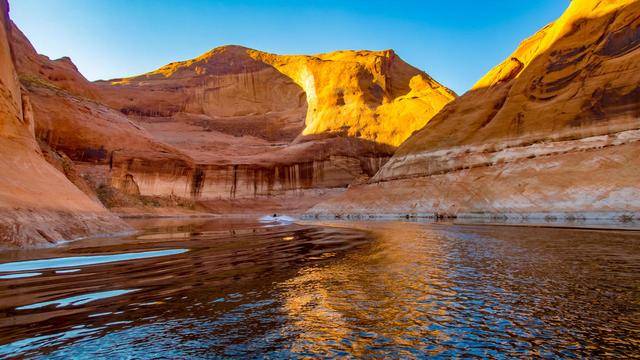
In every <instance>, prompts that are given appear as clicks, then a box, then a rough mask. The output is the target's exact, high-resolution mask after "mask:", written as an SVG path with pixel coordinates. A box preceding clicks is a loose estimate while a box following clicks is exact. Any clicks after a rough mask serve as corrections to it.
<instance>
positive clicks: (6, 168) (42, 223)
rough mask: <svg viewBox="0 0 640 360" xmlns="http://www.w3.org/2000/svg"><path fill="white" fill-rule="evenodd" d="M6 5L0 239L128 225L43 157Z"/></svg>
mask: <svg viewBox="0 0 640 360" xmlns="http://www.w3.org/2000/svg"><path fill="white" fill-rule="evenodd" d="M8 10H9V9H8V4H7V2H6V0H0V21H1V24H0V244H2V245H6V244H15V245H26V244H31V245H34V244H41V243H49V242H56V241H58V240H63V239H71V238H74V237H79V236H87V235H91V234H95V233H99V232H113V231H118V230H123V229H126V228H127V227H126V225H125V224H124V223H122V222H121V220H119V219H118V218H117V217H115V216H113V215H111V214H109V213H108V211H107V210H106V209H105V208H104V207H103V206H102V205H101V204H100V203H99V202H96V201H94V200H92V199H91V198H89V197H88V196H87V195H85V194H84V193H83V192H82V191H81V190H79V189H78V188H76V187H75V186H74V185H73V184H72V183H71V182H70V181H69V180H68V179H67V178H66V177H65V175H63V174H62V173H61V172H59V171H57V170H56V169H55V168H54V167H53V166H51V165H50V164H49V163H47V162H46V161H45V159H44V158H43V156H42V153H41V152H40V149H39V147H38V144H37V142H36V139H35V136H34V123H35V118H34V112H33V110H32V107H31V102H30V99H29V96H28V94H27V92H26V91H23V90H22V89H21V85H20V82H19V79H18V75H17V73H16V71H15V67H14V59H15V53H12V47H11V43H10V38H11V32H12V28H11V24H10V20H9V18H8Z"/></svg>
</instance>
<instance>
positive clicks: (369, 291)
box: [282, 223, 455, 357]
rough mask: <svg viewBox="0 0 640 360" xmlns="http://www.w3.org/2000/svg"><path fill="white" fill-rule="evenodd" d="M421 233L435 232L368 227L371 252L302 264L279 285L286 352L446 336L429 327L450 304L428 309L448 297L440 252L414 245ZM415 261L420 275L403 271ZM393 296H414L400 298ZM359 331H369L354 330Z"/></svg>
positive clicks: (354, 348) (356, 351) (362, 348)
mask: <svg viewBox="0 0 640 360" xmlns="http://www.w3.org/2000/svg"><path fill="white" fill-rule="evenodd" d="M350 226H353V224H350ZM362 226H368V225H367V224H362ZM429 236H438V234H436V233H432V232H429V230H428V229H425V227H424V226H421V225H418V224H406V223H384V224H376V225H375V241H374V243H373V245H372V248H371V249H369V250H367V251H365V252H364V253H358V254H351V255H349V256H346V257H344V258H342V259H340V260H338V261H336V262H333V263H330V264H328V265H327V266H309V267H305V268H303V269H301V270H300V271H299V273H298V275H297V276H296V277H294V278H292V279H290V280H289V281H287V282H286V283H284V284H282V285H283V292H282V293H283V298H284V299H283V304H284V305H283V307H284V311H285V313H286V314H287V315H288V317H289V321H290V325H291V326H292V327H293V328H294V330H293V331H294V332H296V333H297V334H298V337H297V339H296V341H295V342H294V343H293V346H292V351H294V352H295V353H299V354H304V353H314V354H322V353H323V352H324V351H325V350H326V349H329V348H335V347H336V346H337V347H339V348H341V349H342V350H343V351H346V352H348V353H349V354H350V355H352V356H356V357H358V356H363V355H366V354H367V353H368V352H369V351H370V350H374V349H376V348H382V347H384V346H385V344H395V347H396V348H402V347H403V346H405V347H407V348H410V347H412V346H413V345H415V342H416V339H415V337H420V338H422V339H424V338H430V339H432V341H434V342H443V341H446V340H448V336H447V334H445V333H443V332H441V331H439V330H438V328H437V327H433V328H430V325H432V322H433V319H438V321H439V322H443V321H446V319H447V318H448V316H447V311H446V309H447V308H448V307H449V306H450V304H447V303H440V304H439V305H438V306H434V302H435V301H436V299H435V296H439V297H441V296H442V295H443V292H446V293H448V294H446V295H449V296H453V295H455V293H454V291H453V290H451V289H450V288H449V287H448V286H445V285H444V284H443V282H444V281H446V280H445V278H446V276H447V273H446V271H444V269H446V266H443V264H442V263H440V262H438V260H437V259H446V256H445V254H443V253H442V250H443V249H441V247H440V246H439V245H438V243H437V242H432V243H431V244H433V245H434V246H432V247H431V248H430V249H429V251H423V250H418V249H416V248H415V246H414V245H415V244H416V243H417V242H416V241H415V239H417V238H424V237H429ZM409 240H411V241H409ZM415 263H420V267H419V268H420V269H423V270H426V272H420V273H416V272H413V273H412V272H410V271H407V269H409V268H416V266H415ZM364 264H366V266H363V265H364ZM412 264H413V265H412ZM407 289H409V292H407ZM445 289H446V290H445ZM398 294H405V295H413V296H417V297H418V298H413V299H412V301H411V302H409V303H407V302H404V301H403V299H398V298H397V297H396V296H397V295H398ZM345 299H348V300H345ZM416 303H418V304H419V305H418V306H416V305H415V304H416ZM362 328H367V329H377V331H376V333H375V334H373V333H371V334H367V333H363V332H362V331H358V330H357V329H362ZM400 353H401V352H400Z"/></svg>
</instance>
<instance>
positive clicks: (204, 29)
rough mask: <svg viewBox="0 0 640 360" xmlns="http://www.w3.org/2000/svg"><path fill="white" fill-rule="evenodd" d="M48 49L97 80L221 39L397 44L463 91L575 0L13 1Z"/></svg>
mask: <svg viewBox="0 0 640 360" xmlns="http://www.w3.org/2000/svg"><path fill="white" fill-rule="evenodd" d="M9 1H10V5H11V13H10V14H11V17H12V18H13V20H14V21H15V22H16V23H17V24H18V26H19V27H20V28H21V29H22V31H24V32H25V34H26V35H27V36H28V37H29V39H30V40H31V42H32V43H33V44H34V46H35V47H36V49H37V50H38V52H40V53H43V54H45V55H48V56H49V57H51V58H59V57H61V56H69V57H71V59H72V60H73V61H74V63H75V64H76V65H77V66H78V68H79V69H80V71H81V72H82V73H83V74H84V75H85V76H86V77H87V78H89V79H90V80H97V79H109V78H115V77H122V76H128V75H135V74H140V73H144V72H147V71H150V70H153V69H156V68H158V67H160V66H162V65H164V64H166V63H169V62H172V61H177V60H185V59H189V58H192V57H195V56H197V55H200V54H201V53H203V52H206V51H208V50H210V49H211V48H214V47H216V46H219V45H225V44H236V45H244V46H247V47H251V48H255V49H259V50H264V51H268V52H274V53H278V54H313V53H320V52H327V51H332V50H339V49H373V50H381V49H389V48H392V49H395V50H396V51H397V53H398V54H399V55H400V56H401V57H402V58H403V59H405V60H406V61H407V62H409V63H411V64H412V65H414V66H416V67H418V68H420V69H422V70H425V71H426V72H427V73H429V74H430V75H432V76H433V77H435V78H436V79H437V80H438V81H440V82H442V83H443V84H444V85H446V86H449V87H450V88H452V89H453V90H455V91H456V92H458V93H460V94H461V93H463V92H464V91H466V90H468V89H469V88H470V87H471V86H472V85H473V83H474V82H475V81H476V80H477V79H479V78H480V77H481V76H482V75H483V74H484V73H486V72H487V71H488V70H489V69H490V68H491V67H492V66H494V65H495V64H497V63H498V62H500V61H502V60H503V59H504V58H505V57H507V56H508V55H509V54H510V53H511V52H512V51H513V50H514V49H515V48H516V46H517V44H518V43H519V42H520V41H521V40H523V39H524V38H525V37H527V36H529V35H531V34H533V33H534V32H535V31H536V30H537V29H539V28H540V27H542V26H544V25H545V24H547V23H548V22H550V21H552V20H554V19H555V18H557V17H558V16H560V14H561V13H562V11H563V10H564V8H565V7H566V6H568V4H569V1H568V0H535V1H532V0H526V1H518V0H516V1H513V0H512V1H505V0H493V1H492V0H449V1H447V0H444V1H443V0H438V1H429V0H423V1H411V0H407V1H402V0H387V1H378V0H368V1H358V0H327V1H313V0H307V1H305V0H295V1H280V0H272V1H258V0H253V1H249V0H248V1H231V0H229V1H204V0H202V1H199V0H193V1H186V0H9Z"/></svg>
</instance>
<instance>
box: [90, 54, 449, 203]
mask: <svg viewBox="0 0 640 360" xmlns="http://www.w3.org/2000/svg"><path fill="white" fill-rule="evenodd" d="M95 86H96V88H97V89H98V91H99V95H100V97H101V98H102V99H103V101H104V102H105V103H106V104H108V105H109V106H111V107H112V108H114V109H118V110H120V112H122V113H124V114H127V115H128V116H129V118H130V119H132V120H134V121H135V122H136V123H139V124H140V125H141V126H142V127H144V128H145V129H146V130H147V131H149V132H150V133H151V134H152V135H153V137H154V138H155V139H157V140H159V141H162V142H164V143H166V144H168V145H170V146H172V147H174V148H175V149H178V150H179V151H180V152H182V153H184V154H186V155H187V156H189V157H190V158H191V159H192V161H184V160H180V161H177V162H172V161H165V159H163V158H162V157H157V156H154V157H148V156H147V157H144V156H139V155H137V154H130V153H127V152H117V153H116V154H115V156H113V157H112V161H111V166H112V179H113V181H112V184H113V185H114V186H116V187H117V188H119V189H123V190H126V191H129V192H133V193H139V194H141V195H163V196H180V197H191V198H195V199H198V200H212V199H216V200H220V199H243V198H256V197H263V196H289V195H295V194H299V193H300V192H301V191H305V190H310V189H319V188H320V189H324V188H330V189H334V188H343V189H344V188H346V187H347V186H348V185H350V184H352V183H355V182H362V181H364V180H366V179H368V178H370V177H371V176H372V175H373V174H375V173H376V172H377V170H378V169H379V168H380V166H381V165H382V164H383V163H384V162H385V161H386V160H388V159H389V157H390V156H391V155H392V153H393V151H394V150H395V146H394V145H398V144H399V143H401V142H402V141H403V140H404V139H406V138H407V137H408V136H409V135H410V134H411V132H412V131H414V130H417V129H419V128H420V127H422V126H423V125H424V124H425V123H426V122H427V121H429V119H430V118H431V117H432V116H433V115H434V114H435V113H436V112H437V111H438V110H439V109H440V108H442V106H444V104H446V103H447V102H448V101H450V100H451V99H453V97H454V96H455V95H454V94H453V93H452V92H451V91H450V90H448V89H446V88H445V87H443V86H441V85H440V84H438V83H437V82H436V81H435V80H433V79H431V78H430V77H429V76H428V75H426V74H425V73H424V72H421V71H419V70H417V69H415V68H413V67H411V66H410V65H408V64H406V63H405V62H403V61H402V60H401V59H400V58H399V57H397V55H395V54H394V53H393V52H392V51H382V52H369V51H344V52H336V53H331V54H324V55H317V56H279V55H273V54H268V53H264V52H260V51H256V50H251V49H247V48H244V47H240V46H224V47H219V48H216V49H213V50H211V51H210V52H207V53H205V54H203V55H202V56H200V57H198V58H195V59H192V60H188V61H183V62H176V63H171V64H168V65H166V66H163V67H161V68H160V69H158V70H155V71H153V72H150V73H147V74H143V75H140V76H135V77H131V78H124V79H113V80H109V81H98V82H96V83H95Z"/></svg>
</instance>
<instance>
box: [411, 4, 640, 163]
mask: <svg viewBox="0 0 640 360" xmlns="http://www.w3.org/2000/svg"><path fill="white" fill-rule="evenodd" d="M639 13H640V3H639V2H637V1H630V0H608V1H593V0H574V1H572V2H571V4H570V6H569V8H568V9H567V11H566V12H565V13H564V14H563V15H562V16H561V17H560V18H559V19H558V20H557V21H555V22H553V23H552V24H550V25H548V26H546V27H544V28H543V29H542V30H540V31H539V32H538V33H536V34H535V35H533V36H532V37H531V38H529V39H527V40H525V41H524V42H523V43H522V44H521V45H520V46H519V47H518V49H517V50H516V51H515V52H514V53H513V54H512V55H511V56H510V57H509V58H508V59H507V60H505V61H504V62H503V63H501V64H499V65H498V66H496V67H495V68H494V69H492V70H491V71H489V73H487V75H485V76H484V77H483V78H482V79H480V80H479V81H478V82H477V83H476V85H475V86H474V87H473V89H472V90H471V91H469V92H468V93H467V94H465V95H464V96H462V97H460V98H459V99H457V100H456V101H455V102H453V103H451V104H450V105H449V106H447V107H446V108H445V109H444V110H443V111H442V112H441V113H440V114H438V116H436V117H435V118H434V119H433V120H432V121H431V122H430V123H429V125H428V126H426V127H425V128H424V129H422V130H421V131H420V132H419V133H418V134H416V135H415V136H413V137H412V138H410V139H409V140H408V141H407V142H406V143H405V144H403V146H402V147H401V148H400V149H399V151H398V155H399V156H401V155H402V154H410V153H416V152H421V151H433V150H436V149H444V148H447V147H450V146H461V145H471V144H486V143H489V142H493V143H498V142H501V141H514V140H518V141H521V142H535V141H540V140H543V139H546V138H580V137H585V136H593V135H599V134H606V133H609V132H612V131H621V130H626V129H631V128H635V127H637V125H638V117H640V101H639V100H638V99H639V96H640V89H639V88H638V84H639V83H640V61H639V60H640V54H639V53H638V51H637V50H638V46H640V30H639V27H640V19H639V18H638V14H639Z"/></svg>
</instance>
